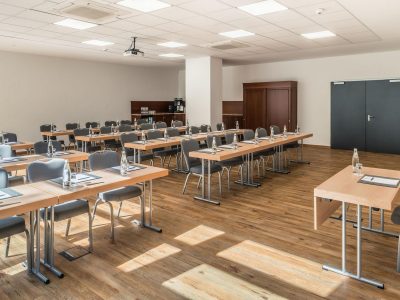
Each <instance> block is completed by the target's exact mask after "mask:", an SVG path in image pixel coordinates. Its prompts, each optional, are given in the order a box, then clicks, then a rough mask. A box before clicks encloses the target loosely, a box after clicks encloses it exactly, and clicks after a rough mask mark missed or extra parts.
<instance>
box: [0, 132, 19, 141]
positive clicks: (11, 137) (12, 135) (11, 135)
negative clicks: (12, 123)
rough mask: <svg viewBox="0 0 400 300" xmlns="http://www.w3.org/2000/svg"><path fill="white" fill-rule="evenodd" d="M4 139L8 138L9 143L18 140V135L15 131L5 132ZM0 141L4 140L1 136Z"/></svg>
mask: <svg viewBox="0 0 400 300" xmlns="http://www.w3.org/2000/svg"><path fill="white" fill-rule="evenodd" d="M4 139H6V140H8V142H9V143H12V142H17V141H18V139H17V135H16V134H15V133H11V132H7V133H4ZM0 141H1V142H3V141H2V140H1V137H0Z"/></svg>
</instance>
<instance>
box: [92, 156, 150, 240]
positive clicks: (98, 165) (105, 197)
mask: <svg viewBox="0 0 400 300" xmlns="http://www.w3.org/2000/svg"><path fill="white" fill-rule="evenodd" d="M119 165H120V157H119V155H118V153H117V152H114V151H99V152H95V153H92V154H90V155H89V167H90V170H91V171H95V170H101V169H107V168H111V167H115V166H119ZM136 197H139V199H140V203H141V205H144V198H143V195H142V189H141V188H140V187H138V186H136V185H131V186H126V187H123V188H118V189H115V190H110V191H107V192H103V193H100V194H99V195H98V199H97V200H96V203H95V205H94V208H93V217H92V221H93V220H94V218H95V216H96V209H97V205H99V203H100V202H103V203H107V204H108V206H109V207H110V219H111V240H112V241H114V209H113V206H112V204H111V202H119V203H120V205H119V210H118V217H119V214H120V212H121V207H122V202H123V201H124V200H128V199H132V198H136Z"/></svg>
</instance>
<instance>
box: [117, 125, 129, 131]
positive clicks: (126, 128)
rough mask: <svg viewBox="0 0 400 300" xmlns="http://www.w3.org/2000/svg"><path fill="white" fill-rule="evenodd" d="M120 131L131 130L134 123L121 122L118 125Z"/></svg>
mask: <svg viewBox="0 0 400 300" xmlns="http://www.w3.org/2000/svg"><path fill="white" fill-rule="evenodd" d="M118 131H119V132H129V131H132V125H129V124H121V125H119V127H118Z"/></svg>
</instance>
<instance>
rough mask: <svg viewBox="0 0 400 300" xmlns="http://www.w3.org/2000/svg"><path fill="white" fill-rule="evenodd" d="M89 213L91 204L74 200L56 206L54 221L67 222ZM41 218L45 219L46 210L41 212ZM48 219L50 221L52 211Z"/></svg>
mask: <svg viewBox="0 0 400 300" xmlns="http://www.w3.org/2000/svg"><path fill="white" fill-rule="evenodd" d="M88 211H89V204H88V202H87V201H86V200H81V199H78V200H72V201H68V202H65V203H62V204H58V205H55V206H54V221H56V222H58V221H63V220H67V219H70V218H73V217H76V216H79V215H82V214H84V213H87V212H88ZM40 216H41V217H42V219H43V218H44V209H41V210H40ZM47 218H49V219H50V210H49V212H48V216H47Z"/></svg>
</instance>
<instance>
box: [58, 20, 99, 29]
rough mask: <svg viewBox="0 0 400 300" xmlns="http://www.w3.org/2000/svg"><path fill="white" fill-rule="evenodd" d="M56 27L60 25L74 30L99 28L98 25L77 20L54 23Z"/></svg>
mask: <svg viewBox="0 0 400 300" xmlns="http://www.w3.org/2000/svg"><path fill="white" fill-rule="evenodd" d="M54 24H55V25H60V26H64V27H70V28H74V29H80V30H83V29H88V28H92V27H95V26H97V24H93V23H89V22H83V21H79V20H75V19H65V20H62V21H59V22H56V23H54Z"/></svg>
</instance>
